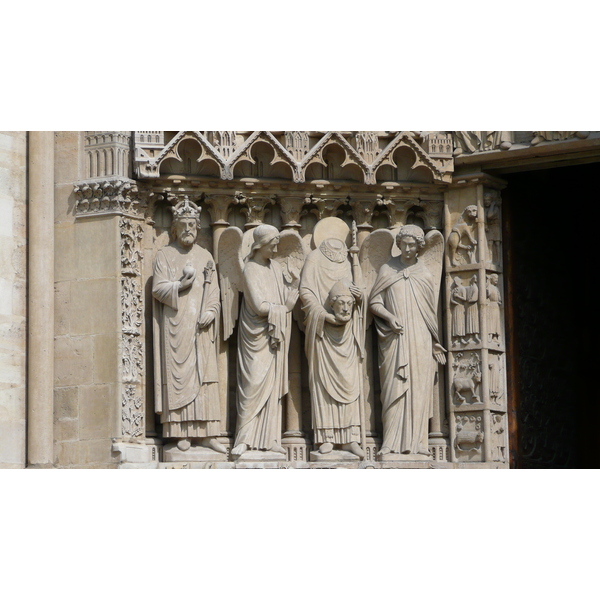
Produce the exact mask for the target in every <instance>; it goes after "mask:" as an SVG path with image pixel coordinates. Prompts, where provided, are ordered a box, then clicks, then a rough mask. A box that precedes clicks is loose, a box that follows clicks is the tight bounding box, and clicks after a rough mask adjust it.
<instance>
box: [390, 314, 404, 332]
mask: <svg viewBox="0 0 600 600" xmlns="http://www.w3.org/2000/svg"><path fill="white" fill-rule="evenodd" d="M389 324H390V327H391V328H392V331H393V332H394V333H404V327H403V326H402V323H400V319H397V318H396V317H392V318H391V319H390V320H389Z"/></svg>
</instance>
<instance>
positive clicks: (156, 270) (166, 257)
mask: <svg viewBox="0 0 600 600" xmlns="http://www.w3.org/2000/svg"><path fill="white" fill-rule="evenodd" d="M172 211H173V224H172V228H171V234H172V238H173V241H172V242H171V243H170V244H169V245H168V246H166V247H164V248H161V249H160V250H159V251H158V252H157V254H156V258H155V259H154V267H153V281H152V295H153V296H154V382H155V383H154V385H155V403H156V412H157V413H158V414H159V415H160V420H161V423H162V426H163V436H164V437H165V438H172V439H176V440H178V441H177V450H179V451H180V452H182V453H186V452H188V454H190V455H191V451H190V447H191V445H192V440H199V441H200V444H201V445H202V446H206V447H208V448H210V449H211V450H213V451H215V452H219V453H222V454H226V453H227V450H226V448H225V447H224V446H223V445H222V444H221V443H219V442H218V441H217V440H216V437H217V436H219V435H220V434H221V422H220V406H219V383H218V381H219V379H218V373H217V346H216V341H217V335H218V329H217V325H218V317H219V313H220V304H219V285H218V283H217V278H216V277H214V276H213V275H214V272H215V268H214V260H213V257H212V255H211V254H210V252H208V251H207V250H205V249H204V248H201V247H200V246H198V245H197V244H196V243H195V242H196V237H197V235H198V229H199V228H200V209H199V208H198V207H197V206H196V205H195V204H194V203H193V202H190V201H189V200H188V199H187V198H185V200H183V201H181V202H179V203H178V204H177V205H176V206H175V207H174V208H172ZM174 446H175V444H171V445H170V446H169V445H167V446H165V452H166V451H169V450H172V449H174ZM182 460H183V459H182Z"/></svg>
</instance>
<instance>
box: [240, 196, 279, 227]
mask: <svg viewBox="0 0 600 600" xmlns="http://www.w3.org/2000/svg"><path fill="white" fill-rule="evenodd" d="M239 203H240V204H242V205H243V206H244V208H242V210H241V212H242V213H243V214H245V215H246V225H245V227H247V228H250V227H256V226H257V225H260V224H261V223H264V222H265V214H266V213H267V212H269V210H270V208H269V206H271V205H272V204H275V200H274V198H269V197H264V196H262V197H260V196H241V197H240V198H239Z"/></svg>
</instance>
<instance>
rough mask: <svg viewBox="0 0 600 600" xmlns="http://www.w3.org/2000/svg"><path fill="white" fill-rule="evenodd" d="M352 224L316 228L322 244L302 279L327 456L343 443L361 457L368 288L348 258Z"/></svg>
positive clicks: (314, 393) (312, 381)
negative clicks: (359, 280) (357, 279)
mask: <svg viewBox="0 0 600 600" xmlns="http://www.w3.org/2000/svg"><path fill="white" fill-rule="evenodd" d="M349 234H350V229H349V227H348V225H346V224H345V223H344V222H343V221H342V220H341V219H338V218H337V217H327V218H325V219H322V220H321V221H319V223H318V224H317V225H316V227H315V230H314V232H313V241H314V244H315V246H316V249H315V250H313V251H312V252H311V253H310V254H309V255H308V257H307V258H306V263H305V264H304V269H303V271H302V277H301V281H300V299H301V301H302V307H303V310H304V313H305V323H304V326H305V334H306V339H305V348H306V355H307V358H308V370H309V387H310V396H311V400H312V422H313V429H314V441H315V444H319V445H320V446H319V449H318V452H319V454H321V455H325V454H328V453H330V452H331V451H332V450H333V449H334V445H341V449H342V450H347V451H349V452H351V453H352V454H354V455H356V456H358V457H359V458H364V451H363V449H361V447H360V445H359V440H361V429H360V426H361V419H360V414H361V410H360V405H359V402H360V395H361V393H362V385H363V382H362V377H363V366H362V358H363V345H364V344H363V343H362V342H361V340H362V339H363V336H362V322H361V319H360V312H359V311H358V310H356V309H355V304H361V305H362V303H363V297H364V292H363V291H362V289H361V288H360V287H359V286H358V285H356V282H355V274H354V273H353V269H352V265H351V263H350V261H349V260H348V246H347V242H346V240H347V239H348V238H349Z"/></svg>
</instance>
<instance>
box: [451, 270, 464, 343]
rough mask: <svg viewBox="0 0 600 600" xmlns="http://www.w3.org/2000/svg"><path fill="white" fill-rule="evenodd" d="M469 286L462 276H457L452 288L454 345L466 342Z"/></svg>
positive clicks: (452, 332)
mask: <svg viewBox="0 0 600 600" xmlns="http://www.w3.org/2000/svg"><path fill="white" fill-rule="evenodd" d="M466 301H467V288H466V287H465V286H464V285H463V284H462V280H461V278H460V277H458V276H457V277H455V278H454V280H453V281H452V286H451V288H450V308H451V313H452V327H451V334H452V345H453V346H455V345H456V344H458V343H464V342H465V302H466Z"/></svg>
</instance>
